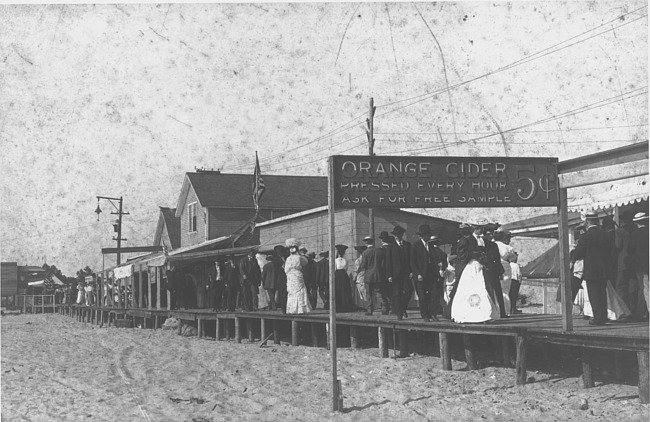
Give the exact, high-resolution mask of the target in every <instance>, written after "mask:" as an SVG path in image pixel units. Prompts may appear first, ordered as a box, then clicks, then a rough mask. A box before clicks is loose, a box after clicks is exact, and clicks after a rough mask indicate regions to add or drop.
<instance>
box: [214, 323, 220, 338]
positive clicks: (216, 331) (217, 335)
mask: <svg viewBox="0 0 650 422" xmlns="http://www.w3.org/2000/svg"><path fill="white" fill-rule="evenodd" d="M214 339H215V340H216V341H219V340H221V319H220V318H219V317H217V319H215V320H214Z"/></svg>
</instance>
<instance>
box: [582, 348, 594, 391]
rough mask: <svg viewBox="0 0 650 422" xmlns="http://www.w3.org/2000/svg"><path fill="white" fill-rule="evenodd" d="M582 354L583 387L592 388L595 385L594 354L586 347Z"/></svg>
mask: <svg viewBox="0 0 650 422" xmlns="http://www.w3.org/2000/svg"><path fill="white" fill-rule="evenodd" d="M580 352H581V355H582V386H583V387H584V388H591V387H593V386H594V385H595V384H594V369H593V358H592V353H591V350H589V349H588V348H586V347H583V348H582V350H581V351H580Z"/></svg>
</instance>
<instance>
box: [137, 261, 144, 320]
mask: <svg viewBox="0 0 650 422" xmlns="http://www.w3.org/2000/svg"><path fill="white" fill-rule="evenodd" d="M142 305H143V303H142V263H140V267H139V268H138V308H142ZM143 323H144V321H143Z"/></svg>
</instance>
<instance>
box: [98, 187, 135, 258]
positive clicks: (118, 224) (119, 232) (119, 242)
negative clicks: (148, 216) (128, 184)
mask: <svg viewBox="0 0 650 422" xmlns="http://www.w3.org/2000/svg"><path fill="white" fill-rule="evenodd" d="M100 199H106V200H108V202H110V203H111V205H112V206H113V208H115V209H116V210H117V212H112V213H111V214H113V215H117V222H116V223H115V224H113V230H114V231H115V232H117V239H116V238H113V240H116V241H117V265H120V263H121V255H120V249H121V247H122V241H123V240H124V241H125V242H126V239H122V216H123V215H128V214H129V213H128V212H123V211H122V202H123V198H122V197H121V196H120V197H119V198H111V197H108V196H98V197H97V209H95V213H96V214H97V221H99V213H101V212H102V210H101V208H99V200H100ZM113 201H117V202H118V203H119V206H117V207H116V206H115V204H114V203H113Z"/></svg>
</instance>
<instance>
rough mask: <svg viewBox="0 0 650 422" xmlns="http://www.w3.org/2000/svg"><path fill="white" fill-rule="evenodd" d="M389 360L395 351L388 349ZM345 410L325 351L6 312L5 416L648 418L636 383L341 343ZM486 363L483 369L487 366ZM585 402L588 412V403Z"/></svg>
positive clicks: (132, 418) (126, 418)
mask: <svg viewBox="0 0 650 422" xmlns="http://www.w3.org/2000/svg"><path fill="white" fill-rule="evenodd" d="M391 356H392V351H391ZM338 358H339V363H338V366H339V379H340V380H341V381H342V385H343V394H344V412H342V413H333V412H331V398H330V394H331V392H330V380H331V378H330V372H329V370H330V358H329V355H328V351H327V350H326V349H325V348H313V347H307V346H299V347H292V346H290V345H289V344H288V343H286V342H284V341H283V342H282V343H281V345H279V346H278V345H273V344H269V345H268V346H265V347H259V341H257V342H255V343H248V341H247V340H243V341H242V343H241V344H236V343H234V342H233V341H220V342H215V341H214V340H211V339H199V338H197V337H183V336H179V335H178V334H177V333H176V332H175V331H170V330H150V329H148V330H145V329H124V328H115V327H110V328H107V327H102V328H99V327H98V326H96V325H93V324H84V323H81V322H78V321H76V320H75V319H73V318H70V317H66V316H61V315H56V314H38V315H32V314H22V315H5V316H3V317H2V373H1V375H2V420H3V421H34V422H36V421H80V420H85V421H90V420H97V421H249V420H250V421H252V420H255V421H279V420H283V421H321V420H332V421H383V420H393V421H400V420H422V421H450V420H455V421H477V420H486V421H522V420H526V421H537V420H545V421H567V420H573V421H582V420H585V421H592V420H598V421H614V420H616V421H643V420H647V418H648V414H649V407H648V405H642V404H640V403H639V401H638V390H637V387H636V386H635V385H631V384H629V385H628V384H623V385H621V384H615V383H602V382H598V381H597V383H596V387H595V388H592V389H588V390H586V389H583V388H582V381H581V379H580V378H579V377H578V376H566V375H558V374H549V373H544V372H542V371H535V370H532V371H529V372H528V376H529V381H530V382H529V384H527V385H525V386H519V387H518V386H516V385H515V384H514V381H515V370H514V369H511V368H502V367H498V366H491V365H489V364H488V365H482V369H479V370H476V371H466V370H464V368H465V366H466V365H465V363H464V362H463V361H457V360H454V361H453V368H454V371H452V372H448V371H443V370H442V369H440V368H441V363H440V360H439V358H437V357H433V356H423V355H419V354H417V353H414V354H412V355H411V356H409V357H407V358H403V359H382V358H380V357H379V351H378V349H376V348H370V347H369V348H364V349H361V350H351V349H339V350H338ZM483 366H485V367H483ZM583 399H585V400H587V403H588V409H586V410H581V409H580V404H581V401H582V400H583Z"/></svg>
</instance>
